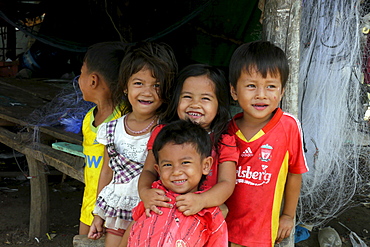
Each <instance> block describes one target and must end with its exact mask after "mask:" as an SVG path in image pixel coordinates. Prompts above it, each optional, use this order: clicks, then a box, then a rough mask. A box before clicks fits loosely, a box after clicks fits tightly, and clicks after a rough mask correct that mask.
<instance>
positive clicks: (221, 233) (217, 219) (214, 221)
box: [203, 209, 228, 247]
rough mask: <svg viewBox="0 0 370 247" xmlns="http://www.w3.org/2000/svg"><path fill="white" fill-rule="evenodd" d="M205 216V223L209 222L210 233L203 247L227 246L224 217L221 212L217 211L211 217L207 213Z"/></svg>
mask: <svg viewBox="0 0 370 247" xmlns="http://www.w3.org/2000/svg"><path fill="white" fill-rule="evenodd" d="M207 216H209V217H207V221H211V222H210V228H211V229H210V230H211V231H212V233H211V235H210V236H209V239H208V241H207V242H206V244H205V245H204V246H205V247H213V246H220V247H226V246H228V232H227V225H226V222H225V220H224V217H223V216H222V213H221V211H220V210H219V209H218V212H216V213H215V214H212V215H211V214H210V213H208V215H207ZM203 217H204V216H203Z"/></svg>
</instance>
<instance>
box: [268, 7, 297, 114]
mask: <svg viewBox="0 0 370 247" xmlns="http://www.w3.org/2000/svg"><path fill="white" fill-rule="evenodd" d="M261 2H262V3H263V1H261ZM262 5H263V4H262ZM300 23H301V1H295V0H265V2H264V18H263V31H262V33H263V38H264V40H268V41H271V42H273V43H274V44H275V45H277V46H279V47H280V48H281V49H283V51H285V53H286V55H287V57H288V61H289V69H290V76H289V79H288V82H287V84H286V86H285V94H284V98H283V100H282V109H283V110H284V111H287V112H289V113H291V114H293V115H294V116H296V117H298V114H299V109H298V106H299V103H298V97H299V93H298V92H299V87H298V85H299V83H298V82H299V55H300V37H299V31H300Z"/></svg>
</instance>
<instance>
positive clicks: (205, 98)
mask: <svg viewBox="0 0 370 247" xmlns="http://www.w3.org/2000/svg"><path fill="white" fill-rule="evenodd" d="M202 100H207V101H210V100H211V99H210V98H208V97H203V98H202Z"/></svg>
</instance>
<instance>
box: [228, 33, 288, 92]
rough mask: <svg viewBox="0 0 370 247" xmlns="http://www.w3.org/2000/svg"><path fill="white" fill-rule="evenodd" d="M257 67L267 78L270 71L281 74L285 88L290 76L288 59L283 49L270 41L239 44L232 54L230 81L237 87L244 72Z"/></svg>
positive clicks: (275, 74)
mask: <svg viewBox="0 0 370 247" xmlns="http://www.w3.org/2000/svg"><path fill="white" fill-rule="evenodd" d="M252 69H256V70H257V71H258V72H259V73H261V75H262V76H263V77H264V78H266V76H267V74H268V73H270V74H271V75H274V76H280V80H281V85H282V87H283V88H284V87H285V84H286V82H287V80H288V76H289V64H288V59H287V57H286V55H285V53H284V51H283V50H282V49H280V48H279V47H277V46H276V45H274V44H273V43H271V42H269V41H260V40H259V41H253V42H249V43H245V44H242V45H241V46H239V47H238V48H237V49H236V50H235V51H234V53H233V55H232V56H231V60H230V64H229V81H230V84H231V85H232V86H233V87H234V88H235V87H236V83H237V81H238V79H239V77H240V75H241V73H242V71H246V72H247V73H250V72H251V70H252Z"/></svg>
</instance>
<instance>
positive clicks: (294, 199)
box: [276, 173, 302, 243]
mask: <svg viewBox="0 0 370 247" xmlns="http://www.w3.org/2000/svg"><path fill="white" fill-rule="evenodd" d="M301 183H302V174H293V173H288V177H287V182H286V185H285V192H284V207H283V210H282V214H281V216H280V220H279V230H278V235H277V238H276V243H280V242H281V241H283V239H284V238H287V237H289V235H290V233H291V231H292V229H293V227H294V224H295V222H294V217H295V214H296V209H297V204H298V198H299V194H300V191H301Z"/></svg>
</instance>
